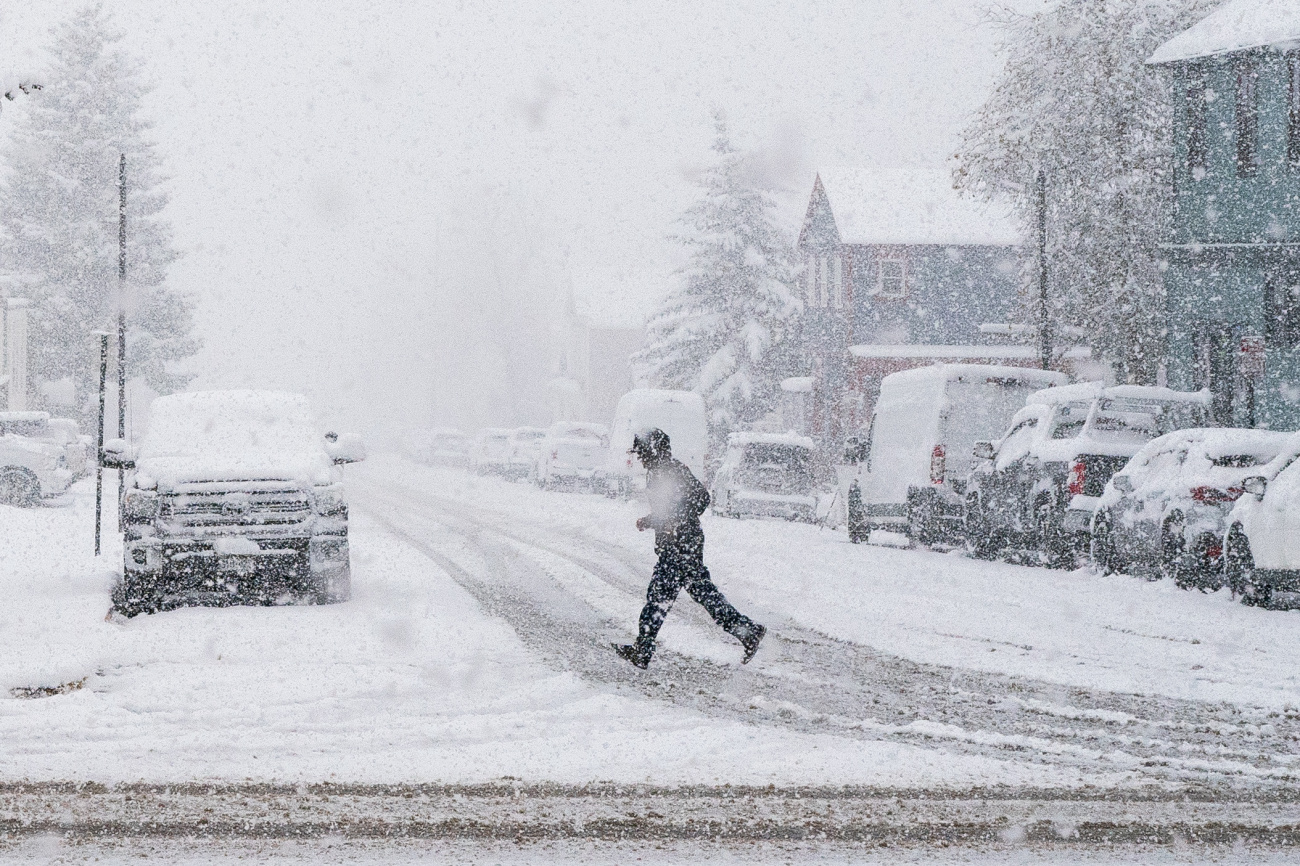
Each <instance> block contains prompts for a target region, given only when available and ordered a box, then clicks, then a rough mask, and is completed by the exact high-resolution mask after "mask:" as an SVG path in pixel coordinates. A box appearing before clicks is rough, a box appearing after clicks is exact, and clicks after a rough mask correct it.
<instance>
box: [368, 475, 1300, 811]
mask: <svg viewBox="0 0 1300 866" xmlns="http://www.w3.org/2000/svg"><path fill="white" fill-rule="evenodd" d="M487 483H491V482H487ZM354 489H355V490H356V501H357V503H358V505H359V506H360V507H362V508H365V509H368V510H370V511H372V512H373V514H374V515H375V517H376V519H377V520H379V521H380V522H381V523H382V524H383V525H384V526H385V527H386V528H387V529H388V530H389V531H390V532H392V533H393V534H394V535H397V536H398V537H400V538H402V539H404V540H405V541H407V542H409V543H410V544H411V545H412V546H414V547H416V548H417V549H418V550H420V551H421V552H422V553H424V554H425V555H426V556H428V557H429V558H431V559H433V560H434V561H435V562H437V563H438V564H439V565H440V566H442V567H443V569H445V570H446V571H447V573H448V574H450V575H451V576H452V577H453V578H454V579H455V580H456V581H457V582H458V583H459V584H461V585H462V586H463V587H464V588H465V589H466V590H468V591H469V592H470V593H472V594H473V595H474V597H475V598H476V599H478V601H479V602H480V603H481V604H482V605H483V607H484V608H485V609H486V610H487V611H489V612H490V613H492V614H493V615H494V616H498V617H501V618H502V619H504V620H505V621H507V622H508V623H509V624H510V625H511V627H512V628H513V629H514V631H515V632H516V634H518V635H519V637H520V638H521V639H522V640H523V641H524V643H525V644H526V645H527V646H528V647H529V648H530V649H531V650H532V651H533V652H534V653H535V654H537V655H538V656H539V657H541V658H543V659H545V660H546V663H547V664H548V665H549V666H551V667H553V668H555V669H558V670H564V671H571V672H574V673H577V674H578V675H579V676H581V677H582V678H583V679H584V680H586V681H589V682H592V683H598V684H616V683H625V682H628V681H629V680H630V681H632V682H634V683H635V685H636V687H637V688H638V689H639V690H640V692H641V693H642V694H643V695H645V696H646V697H647V698H649V699H652V700H656V701H661V702H665V703H668V704H670V705H673V706H679V707H689V708H691V709H693V710H697V711H702V712H705V713H707V714H710V715H714V716H720V717H724V718H729V719H739V720H743V721H747V722H751V723H755V724H760V725H767V726H776V727H782V728H789V729H793V730H797V731H801V732H809V733H822V734H825V733H831V734H834V735H836V736H845V737H853V738H861V739H870V740H879V739H883V740H892V741H898V742H904V743H909V744H913V745H922V746H926V747H929V748H935V749H939V750H942V751H952V752H956V753H963V754H977V755H982V756H989V757H996V758H1004V759H1006V758H1010V759H1015V760H1020V761H1024V760H1028V761H1033V762H1035V763H1039V762H1041V763H1043V764H1056V765H1064V766H1067V767H1070V768H1071V769H1073V770H1077V771H1082V772H1085V773H1095V774H1115V773H1127V774H1130V776H1131V777H1132V778H1131V779H1130V781H1153V782H1156V781H1158V782H1161V783H1168V782H1178V783H1184V784H1196V785H1200V786H1208V787H1210V788H1221V789H1225V790H1226V789H1249V790H1252V791H1255V792H1262V791H1266V790H1269V789H1272V788H1288V787H1291V786H1293V785H1294V782H1295V779H1296V770H1295V759H1296V752H1297V748H1296V747H1297V742H1300V715H1297V714H1296V713H1295V712H1269V711H1266V710H1251V709H1249V708H1243V707H1241V706H1237V705H1233V704H1228V703H1222V702H1219V703H1210V702H1204V701H1192V700H1179V699H1175V698H1169V697H1161V696H1141V695H1133V694H1123V693H1118V692H1112V691H1105V690H1099V689H1085V688H1079V687H1069V688H1064V687H1062V686H1061V685H1059V684H1056V683H1051V682H1045V681H1040V680H1035V679H1031V678H1028V677H1023V676H1009V675H1000V674H995V673H989V672H985V671H976V670H969V669H961V668H957V667H950V666H944V665H936V664H924V663H918V662H914V661H909V660H907V659H904V658H901V657H898V656H895V655H891V654H889V653H886V652H883V651H880V650H878V649H874V648H872V647H871V646H867V645H863V644H861V643H855V642H850V641H846V640H837V639H835V638H833V637H830V636H827V635H826V634H822V633H819V632H817V631H815V630H812V629H809V628H806V627H803V626H800V625H799V624H797V623H795V622H792V621H790V620H788V619H787V620H775V621H774V620H771V619H768V621H767V624H768V625H769V628H770V629H771V631H770V633H769V637H768V639H767V641H766V642H765V645H764V647H763V650H762V655H761V656H760V659H757V660H756V662H755V663H754V664H752V665H750V666H746V667H741V666H739V665H738V664H736V662H737V660H738V658H737V657H738V654H739V650H738V648H736V647H735V646H734V644H731V643H730V640H729V638H727V637H726V636H725V635H722V634H721V633H720V632H718V631H717V630H716V629H715V627H714V626H713V625H712V623H711V622H710V621H709V620H708V618H707V617H706V616H705V615H704V614H703V612H702V611H701V610H700V609H699V608H698V607H697V606H695V605H694V604H693V603H691V602H690V601H689V599H687V598H685V596H683V598H682V599H681V600H679V602H678V605H677V608H676V610H675V611H674V612H673V614H672V615H671V616H672V617H676V618H679V619H680V620H684V622H683V623H681V624H680V625H679V627H678V629H677V630H676V631H675V632H674V633H672V634H671V636H669V637H668V638H667V639H666V640H665V644H666V646H665V651H664V652H662V653H661V654H660V655H659V656H658V657H657V658H656V661H655V664H654V665H653V667H652V668H651V670H650V671H648V672H645V673H639V672H636V671H634V670H633V669H631V668H630V667H629V666H628V665H626V663H624V662H622V661H621V660H619V659H617V658H616V657H615V656H614V655H613V654H612V653H611V652H610V651H609V643H610V641H611V640H616V639H619V638H626V636H627V635H628V634H629V633H630V628H631V627H632V623H634V619H633V617H631V616H629V615H628V613H629V612H632V613H634V612H635V610H636V608H637V605H638V604H639V599H640V597H641V594H642V593H643V591H644V587H645V584H646V581H647V580H648V577H649V567H650V564H651V561H650V559H649V558H648V557H647V556H646V554H645V552H644V551H643V550H634V549H630V548H628V547H622V546H619V545H616V544H613V543H610V542H608V541H605V540H602V539H600V538H598V537H596V536H595V535H594V534H593V533H592V532H590V531H587V530H584V529H581V528H574V527H572V526H569V527H566V526H564V525H563V524H561V523H560V522H558V521H555V520H548V519H547V517H546V515H545V514H537V513H535V514H534V515H533V516H531V517H528V516H526V515H524V514H521V513H519V512H520V511H522V510H524V508H526V505H524V508H520V507H516V508H513V509H509V510H508V511H507V510H505V509H503V508H499V507H498V508H496V509H493V508H490V507H487V506H484V505H481V504H478V503H476V502H475V501H474V500H473V499H472V498H471V499H467V498H465V497H456V496H451V495H437V494H434V493H431V492H429V488H428V485H415V484H411V483H404V482H402V481H401V480H399V479H398V478H397V477H395V476H392V475H390V476H387V477H385V479H384V483H383V484H382V485H381V484H377V483H374V482H373V481H368V482H364V483H361V484H356V483H355V482H354ZM527 493H528V494H529V496H531V491H528V492H527ZM525 498H527V497H525ZM507 501H508V500H507ZM528 501H529V502H531V501H532V500H531V499H529V500H528ZM765 528H766V529H768V530H769V531H770V532H772V533H781V532H783V531H788V529H790V527H787V526H786V525H785V524H781V523H767V524H765ZM790 553H791V556H792V557H797V556H799V555H800V551H799V550H798V549H797V547H792V549H791V551H790ZM864 555H866V556H869V555H870V551H865V552H864ZM681 626H684V628H683V627H681ZM760 661H761V663H760Z"/></svg>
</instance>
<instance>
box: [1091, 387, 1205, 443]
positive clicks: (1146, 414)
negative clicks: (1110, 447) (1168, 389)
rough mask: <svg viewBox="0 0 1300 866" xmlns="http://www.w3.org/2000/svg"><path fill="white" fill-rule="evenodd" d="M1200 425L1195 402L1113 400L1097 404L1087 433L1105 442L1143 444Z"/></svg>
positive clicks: (1200, 415) (1200, 412) (1201, 413)
mask: <svg viewBox="0 0 1300 866" xmlns="http://www.w3.org/2000/svg"><path fill="white" fill-rule="evenodd" d="M1202 423H1204V410H1203V408H1202V407H1201V406H1200V405H1199V404H1196V403H1184V402H1182V401H1168V402H1165V401H1160V400H1140V399H1132V398H1125V397H1115V398H1106V399H1103V400H1101V401H1100V402H1099V403H1098V405H1097V413H1096V415H1094V416H1093V419H1092V423H1091V425H1090V426H1089V433H1090V434H1091V435H1092V436H1093V437H1094V438H1096V439H1099V440H1102V441H1107V442H1146V441H1149V440H1151V439H1154V438H1156V437H1157V436H1163V435H1164V434H1166V433H1172V432H1173V431H1175V430H1186V429H1187V428H1189V427H1199V426H1200V425H1201V424H1202Z"/></svg>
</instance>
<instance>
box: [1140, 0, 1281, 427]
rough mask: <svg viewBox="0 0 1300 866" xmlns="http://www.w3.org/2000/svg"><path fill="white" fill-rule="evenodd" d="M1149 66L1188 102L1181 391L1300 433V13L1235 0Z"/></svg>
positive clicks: (1182, 158)
mask: <svg viewBox="0 0 1300 866" xmlns="http://www.w3.org/2000/svg"><path fill="white" fill-rule="evenodd" d="M1148 62H1149V63H1151V64H1158V65H1161V66H1163V67H1164V68H1166V69H1167V70H1168V72H1169V73H1170V74H1169V76H1168V80H1169V82H1170V83H1171V85H1172V87H1173V97H1174V99H1173V102H1174V146H1175V152H1174V159H1175V165H1174V172H1173V178H1174V213H1173V221H1172V224H1171V226H1170V232H1169V235H1168V242H1167V243H1166V244H1165V245H1164V253H1165V255H1164V261H1165V262H1166V264H1167V267H1166V270H1165V273H1164V283H1165V292H1166V303H1167V313H1168V328H1169V330H1168V380H1169V385H1170V387H1173V388H1179V389H1185V390H1195V389H1200V388H1209V389H1210V392H1211V394H1212V395H1213V406H1214V418H1215V422H1216V423H1217V424H1220V425H1223V426H1240V427H1267V428H1271V429H1275V430H1295V429H1300V4H1298V3H1295V2H1294V0H1290V2H1283V0H1229V2H1227V3H1225V4H1224V5H1223V6H1221V7H1219V9H1217V10H1216V11H1215V12H1214V13H1212V14H1211V15H1209V16H1208V17H1206V18H1205V19H1204V20H1202V21H1201V22H1199V23H1198V24H1196V25H1194V26H1193V27H1191V28H1189V29H1188V30H1186V31H1184V32H1183V33H1181V34H1179V35H1178V36H1176V37H1174V38H1173V39H1171V40H1170V41H1169V42H1167V43H1165V44H1164V45H1162V46H1161V47H1160V48H1159V49H1158V50H1157V51H1156V53H1155V54H1153V55H1152V56H1151V58H1150V60H1149V61H1148Z"/></svg>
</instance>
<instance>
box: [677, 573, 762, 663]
mask: <svg viewBox="0 0 1300 866" xmlns="http://www.w3.org/2000/svg"><path fill="white" fill-rule="evenodd" d="M686 592H687V593H689V594H690V596H691V598H693V599H695V600H696V601H697V602H699V603H700V605H701V606H702V607H703V608H704V609H705V610H707V611H708V612H709V616H711V617H713V621H714V622H716V623H717V624H718V625H720V626H721V627H722V628H723V629H725V630H726V631H727V632H728V633H729V634H731V635H734V636H735V637H736V638H737V639H738V640H740V641H741V642H742V643H743V642H745V641H748V640H749V638H750V636H751V635H753V633H754V629H755V627H756V625H757V624H756V623H755V622H754V621H753V620H752V619H750V618H749V617H747V616H745V615H744V614H742V613H741V612H740V611H738V610H736V608H735V607H733V606H732V604H731V602H729V601H727V598H726V596H724V595H723V594H722V591H721V590H719V589H718V587H717V586H716V585H715V584H714V583H713V578H712V577H711V576H710V575H709V570H708V568H706V567H705V565H704V563H703V562H701V563H698V564H697V565H696V566H695V567H694V568H693V569H692V574H691V579H690V582H689V583H687V584H686Z"/></svg>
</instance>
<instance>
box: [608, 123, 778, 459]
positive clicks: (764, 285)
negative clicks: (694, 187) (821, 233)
mask: <svg viewBox="0 0 1300 866" xmlns="http://www.w3.org/2000/svg"><path fill="white" fill-rule="evenodd" d="M715 124H716V138H715V141H714V144H713V151H714V153H715V154H716V159H715V161H714V163H713V165H712V166H711V167H710V168H709V169H708V171H706V172H705V174H704V176H703V178H702V181H701V184H700V186H701V188H702V191H703V194H702V196H701V197H700V199H699V200H698V201H697V202H696V203H695V204H694V205H692V206H691V207H690V208H689V209H688V210H687V211H686V213H685V214H684V215H683V216H682V219H681V224H682V228H683V230H682V232H681V233H680V234H678V235H677V236H676V239H677V240H679V241H680V242H681V243H683V244H685V245H686V246H687V247H689V248H690V250H691V258H690V262H689V264H688V265H686V266H685V267H684V268H683V269H682V270H680V271H679V272H678V273H677V275H676V277H677V280H676V284H675V286H674V288H673V289H672V290H671V291H670V292H669V294H668V296H667V298H666V299H665V300H664V302H663V304H662V306H661V307H660V309H659V310H658V312H657V313H655V315H654V316H652V318H651V320H650V324H649V328H648V332H647V337H646V346H645V348H644V349H643V350H642V351H640V352H638V353H637V354H636V355H634V356H633V359H632V360H633V364H634V365H635V367H636V369H637V372H638V378H639V379H640V380H641V381H642V382H643V383H645V384H647V385H652V386H654V387H660V388H673V389H680V390H688V391H696V392H698V393H699V394H701V395H702V396H703V397H704V399H705V403H706V404H707V406H708V408H709V416H710V417H709V421H710V428H711V433H712V435H713V439H714V444H715V445H718V444H721V443H725V441H726V436H727V434H728V433H729V432H730V431H732V430H735V429H736V428H737V427H738V426H740V425H742V424H744V423H746V422H749V421H752V420H754V419H756V418H758V417H761V416H762V415H763V414H765V413H767V412H768V411H770V410H771V409H772V408H773V407H774V405H775V396H776V393H777V389H778V385H779V380H780V375H781V373H782V369H781V368H782V366H783V365H782V357H783V353H784V352H787V351H789V350H790V349H791V348H792V347H793V335H794V334H795V333H797V329H796V326H795V325H796V323H795V317H796V316H797V314H798V312H799V305H798V301H797V300H796V296H795V293H794V287H795V269H794V253H793V250H792V249H791V247H790V244H789V242H788V241H787V240H786V239H784V237H783V236H782V233H781V232H780V231H779V230H778V229H777V227H776V226H775V224H774V222H773V218H772V213H773V210H774V209H775V204H774V202H773V200H772V198H771V196H769V195H768V194H767V193H766V192H764V191H763V190H762V189H761V188H760V187H759V186H758V185H757V184H756V183H755V182H754V181H753V179H752V177H751V173H750V172H749V171H748V170H747V168H748V167H747V164H746V157H745V155H744V154H743V153H741V152H739V151H737V150H736V149H735V148H734V147H732V145H731V142H730V140H729V139H728V136H727V128H726V122H725V121H724V120H723V118H722V116H721V114H719V115H717V117H716V118H715Z"/></svg>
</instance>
